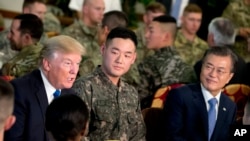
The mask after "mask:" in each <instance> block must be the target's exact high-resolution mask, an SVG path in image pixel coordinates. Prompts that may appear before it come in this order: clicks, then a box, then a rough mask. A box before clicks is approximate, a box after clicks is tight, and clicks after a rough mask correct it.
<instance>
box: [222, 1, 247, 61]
mask: <svg viewBox="0 0 250 141" xmlns="http://www.w3.org/2000/svg"><path fill="white" fill-rule="evenodd" d="M249 6H250V0H234V1H232V2H231V3H229V5H228V6H227V7H226V9H225V10H224V11H223V14H222V17H225V18H228V19H230V20H232V22H233V23H234V24H235V25H236V27H237V31H238V36H237V38H236V41H235V45H234V48H233V50H234V51H235V53H236V54H239V56H241V57H242V58H243V59H244V60H245V61H246V62H249V61H250V54H249V49H250V46H249V48H248V44H247V39H248V38H249V37H250V10H249Z"/></svg>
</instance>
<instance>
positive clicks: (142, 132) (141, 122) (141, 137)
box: [135, 101, 146, 141]
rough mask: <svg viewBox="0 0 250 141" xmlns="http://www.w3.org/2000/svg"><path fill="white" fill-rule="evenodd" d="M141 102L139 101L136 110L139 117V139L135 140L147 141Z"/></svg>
mask: <svg viewBox="0 0 250 141" xmlns="http://www.w3.org/2000/svg"><path fill="white" fill-rule="evenodd" d="M140 107H141V106H140V102H139V101H138V108H137V110H136V114H137V117H138V126H139V127H138V129H139V130H138V133H137V136H138V139H135V141H145V140H146V139H145V135H146V125H145V123H144V119H143V117H142V113H141V108H140Z"/></svg>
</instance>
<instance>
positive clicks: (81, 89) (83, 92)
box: [72, 78, 91, 111]
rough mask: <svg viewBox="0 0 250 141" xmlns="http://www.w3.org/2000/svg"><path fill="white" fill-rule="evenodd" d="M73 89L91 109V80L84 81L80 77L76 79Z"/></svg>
mask: <svg viewBox="0 0 250 141" xmlns="http://www.w3.org/2000/svg"><path fill="white" fill-rule="evenodd" d="M72 88H73V90H74V91H75V92H76V95H78V96H79V97H81V98H82V100H83V101H84V102H85V103H86V105H87V107H88V109H89V111H90V109H91V99H90V98H91V82H88V81H83V79H82V78H79V79H78V80H77V81H75V83H74V85H73V86H72Z"/></svg>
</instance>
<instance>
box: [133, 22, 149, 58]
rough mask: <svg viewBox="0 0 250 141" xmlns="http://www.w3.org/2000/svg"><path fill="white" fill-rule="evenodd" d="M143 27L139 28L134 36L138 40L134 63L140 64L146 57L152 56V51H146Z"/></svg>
mask: <svg viewBox="0 0 250 141" xmlns="http://www.w3.org/2000/svg"><path fill="white" fill-rule="evenodd" d="M145 28H146V27H145V26H140V27H139V28H138V29H137V30H136V31H135V33H136V36H137V40H138V45H137V58H136V62H137V63H140V62H141V61H143V60H144V58H146V57H147V56H150V55H153V54H154V50H152V49H148V48H147V45H146V39H145Z"/></svg>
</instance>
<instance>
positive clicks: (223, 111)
mask: <svg viewBox="0 0 250 141" xmlns="http://www.w3.org/2000/svg"><path fill="white" fill-rule="evenodd" d="M224 98H225V97H224V94H221V97H220V105H219V108H218V116H217V121H216V125H215V128H214V132H213V138H214V137H216V136H217V134H218V133H220V130H223V129H222V125H223V122H224V121H225V118H226V117H227V116H226V115H227V113H228V112H227V110H229V109H228V108H227V107H226V103H225V100H224Z"/></svg>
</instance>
